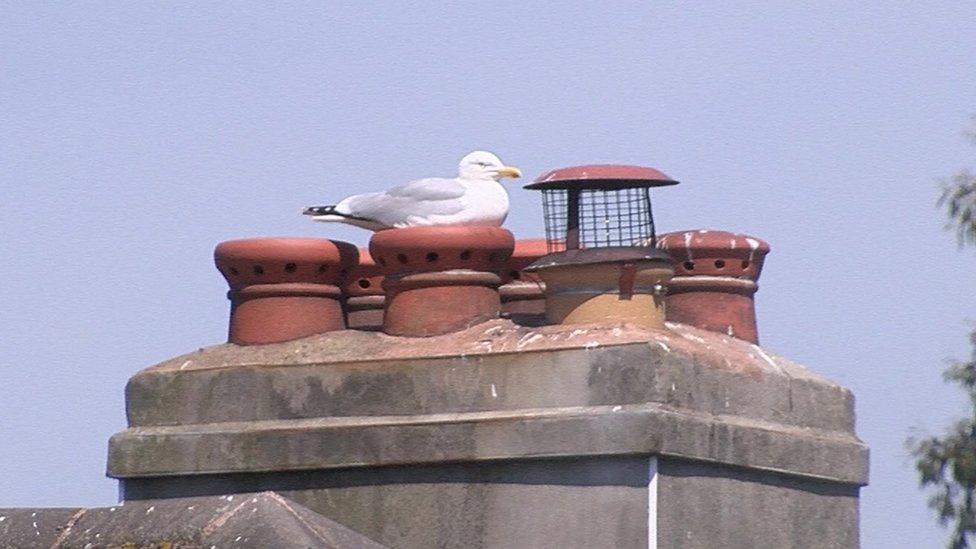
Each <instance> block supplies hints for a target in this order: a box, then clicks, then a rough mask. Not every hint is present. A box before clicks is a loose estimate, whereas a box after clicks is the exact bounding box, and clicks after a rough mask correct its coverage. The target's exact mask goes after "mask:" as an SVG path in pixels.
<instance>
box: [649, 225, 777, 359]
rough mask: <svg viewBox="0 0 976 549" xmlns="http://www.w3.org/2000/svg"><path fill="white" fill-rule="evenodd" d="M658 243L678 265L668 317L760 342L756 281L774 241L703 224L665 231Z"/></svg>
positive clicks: (668, 307) (670, 293)
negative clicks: (682, 229) (770, 245)
mask: <svg viewBox="0 0 976 549" xmlns="http://www.w3.org/2000/svg"><path fill="white" fill-rule="evenodd" d="M657 245H658V248H660V249H662V250H665V251H667V252H668V254H669V255H670V256H671V259H672V261H673V263H674V269H675V276H674V278H672V279H671V283H670V285H669V287H668V295H667V298H666V304H667V309H666V311H667V312H666V315H667V319H668V320H670V321H673V322H680V323H682V324H688V325H691V326H695V327H698V328H702V329H705V330H710V331H713V332H719V333H723V334H726V335H729V336H733V337H737V338H740V339H744V340H746V341H751V342H752V343H758V342H759V329H758V327H757V325H756V305H755V293H756V291H757V290H758V289H759V286H758V284H756V281H757V280H758V279H759V275H760V274H761V273H762V267H763V263H764V261H765V258H766V255H767V254H768V253H769V244H767V243H766V242H765V241H763V240H761V239H758V238H756V237H753V236H749V235H744V234H736V233H731V232H727V231H713V230H705V229H702V230H691V231H677V232H672V233H667V234H662V235H660V236H659V237H658V241H657Z"/></svg>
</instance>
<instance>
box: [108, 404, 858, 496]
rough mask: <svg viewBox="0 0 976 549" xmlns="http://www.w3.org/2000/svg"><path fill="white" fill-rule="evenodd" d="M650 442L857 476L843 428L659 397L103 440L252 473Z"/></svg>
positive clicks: (125, 457)
mask: <svg viewBox="0 0 976 549" xmlns="http://www.w3.org/2000/svg"><path fill="white" fill-rule="evenodd" d="M621 454H659V455H664V456H674V457H680V458H686V459H694V460H702V461H709V462H715V463H722V464H726V465H732V466H739V467H746V468H750V469H758V470H766V471H772V472H778V473H784V474H790V475H798V476H803V477H810V478H816V479H821V480H829V481H834V482H840V483H847V484H855V485H864V484H866V483H867V476H868V469H867V468H868V454H867V448H866V447H865V446H864V445H863V444H862V443H861V442H860V441H858V440H857V438H856V437H854V436H853V435H851V434H846V435H845V434H839V433H836V432H827V431H819V430H815V429H809V428H807V429H802V428H789V427H785V426H783V425H776V424H769V423H764V422H757V421H753V420H749V419H745V418H741V417H735V416H720V415H712V414H698V413H693V412H689V411H687V410H674V409H669V408H667V407H665V406H661V405H656V404H642V405H629V406H621V405H617V406H598V407H574V408H560V409H538V410H519V411H511V412H509V411H505V412H477V413H465V414H444V415H423V416H407V417H404V416H393V417H369V418H366V417H360V418H319V419H297V420H276V421H261V422H241V423H225V424H209V425H187V426H164V427H143V428H132V429H128V430H126V431H123V432H121V433H118V434H116V435H115V436H113V437H112V440H111V450H110V455H109V466H108V475H109V476H111V477H114V478H120V479H125V478H133V477H154V476H170V475H192V474H213V473H256V472H271V471H294V470H310V469H330V468H346V467H362V466H388V465H405V464H430V463H439V462H441V463H442V462H477V461H484V460H501V459H524V458H554V457H572V456H596V455H621Z"/></svg>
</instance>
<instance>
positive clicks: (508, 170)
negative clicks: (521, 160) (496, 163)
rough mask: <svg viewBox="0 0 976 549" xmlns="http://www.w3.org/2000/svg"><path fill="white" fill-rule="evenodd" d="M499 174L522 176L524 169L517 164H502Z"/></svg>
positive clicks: (503, 175)
mask: <svg viewBox="0 0 976 549" xmlns="http://www.w3.org/2000/svg"><path fill="white" fill-rule="evenodd" d="M498 175H500V176H502V177H522V170H520V169H518V168H516V167H515V166H502V167H501V169H499V170H498Z"/></svg>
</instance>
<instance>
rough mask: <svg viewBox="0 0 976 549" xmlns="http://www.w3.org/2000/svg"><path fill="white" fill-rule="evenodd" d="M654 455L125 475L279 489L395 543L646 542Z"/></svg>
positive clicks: (178, 483) (157, 486) (146, 490)
mask: <svg viewBox="0 0 976 549" xmlns="http://www.w3.org/2000/svg"><path fill="white" fill-rule="evenodd" d="M648 473H649V471H648V458H647V457H640V456H624V457H610V458H585V459H562V460H530V461H507V462H492V463H479V464H460V463H459V464H442V465H438V466H410V467H382V468H369V469H363V468H356V469H343V470H330V471H309V472H303V473H271V474H264V475H258V474H253V475H207V476H201V477H187V478H183V479H179V480H176V479H162V478H158V479H139V480H128V481H126V482H125V483H124V486H125V497H126V499H137V498H140V497H144V496H146V495H151V496H154V497H173V496H181V495H186V494H207V493H213V494H221V493H226V492H231V491H234V490H236V489H240V488H241V487H245V486H246V487H247V489H249V490H275V491H277V492H279V493H281V494H283V495H285V496H287V497H288V498H289V499H292V500H294V501H298V502H301V503H302V504H303V505H306V506H308V507H309V508H310V509H314V510H315V511H317V512H319V513H323V514H326V515H327V516H330V517H332V518H334V519H336V520H337V521H339V522H342V523H344V524H347V525H349V526H351V527H353V528H355V529H356V530H357V531H359V532H362V533H363V534H365V535H368V536H369V537H371V538H373V539H376V540H380V541H382V542H383V543H386V544H387V545H390V546H391V547H398V548H411V547H416V548H427V547H457V548H469V547H492V548H513V549H515V548H518V549H525V548H544V547H567V548H568V547H586V548H592V549H603V548H606V549H616V548H624V549H626V548H632V547H647V532H648V529H647V488H646V487H647V483H648Z"/></svg>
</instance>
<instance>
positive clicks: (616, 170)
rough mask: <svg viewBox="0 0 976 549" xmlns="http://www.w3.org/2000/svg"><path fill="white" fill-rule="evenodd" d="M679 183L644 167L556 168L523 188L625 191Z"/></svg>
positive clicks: (597, 166) (588, 166)
mask: <svg viewBox="0 0 976 549" xmlns="http://www.w3.org/2000/svg"><path fill="white" fill-rule="evenodd" d="M677 184H678V181H675V180H674V179H671V178H670V177H669V176H668V175H666V174H665V173H663V172H661V171H660V170H657V169H655V168H650V167H646V166H630V165H625V164H589V165H584V166H570V167H567V168H557V169H555V170H552V171H549V172H546V173H544V174H542V175H540V176H539V177H537V178H536V180H535V181H534V182H533V183H531V184H529V185H526V186H525V187H524V188H525V189H531V190H554V189H570V188H572V189H604V190H610V189H626V188H643V187H664V186H667V185H677Z"/></svg>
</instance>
